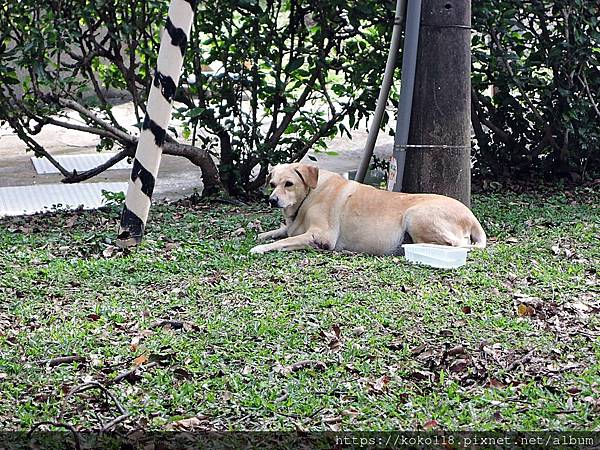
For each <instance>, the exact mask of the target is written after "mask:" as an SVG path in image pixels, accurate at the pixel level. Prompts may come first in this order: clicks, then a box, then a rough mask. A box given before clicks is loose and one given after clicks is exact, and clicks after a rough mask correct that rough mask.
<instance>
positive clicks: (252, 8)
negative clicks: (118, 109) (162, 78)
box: [0, 0, 600, 195]
mask: <svg viewBox="0 0 600 450" xmlns="http://www.w3.org/2000/svg"><path fill="white" fill-rule="evenodd" d="M204 4H205V3H204V2H200V6H199V7H198V11H197V14H196V16H195V20H194V26H193V30H192V33H191V38H190V42H189V45H188V52H187V55H186V59H185V67H184V74H183V77H182V80H183V81H184V82H185V80H189V81H190V82H189V83H188V85H187V86H185V87H184V88H180V89H179V91H178V96H177V99H176V100H177V102H178V103H177V104H176V110H175V116H176V117H177V118H179V119H183V123H184V126H183V136H177V135H176V131H175V130H174V129H171V130H170V131H171V132H170V135H169V137H168V138H167V142H166V144H165V149H164V151H165V153H167V154H175V155H181V156H184V157H187V158H188V159H190V160H191V161H193V162H194V163H196V164H197V165H199V166H200V168H201V169H202V174H203V181H204V184H205V189H206V192H211V191H213V190H215V189H218V188H220V187H222V188H224V189H225V190H226V191H227V192H228V193H230V194H234V195H238V194H243V193H247V192H251V191H252V190H254V189H255V188H257V187H258V186H260V185H261V184H262V183H263V181H264V178H265V175H266V173H267V171H268V165H269V164H275V163H279V162H290V161H297V160H299V159H300V158H302V157H303V156H304V155H305V154H306V153H307V151H308V150H309V149H310V148H316V149H317V150H319V149H320V150H324V144H323V142H324V138H326V137H331V136H334V135H336V134H343V133H347V134H349V132H350V129H352V128H356V127H358V126H359V124H364V123H365V122H364V119H366V118H367V117H368V116H369V115H370V114H371V112H372V111H373V110H374V107H375V100H376V97H377V94H378V90H379V86H380V83H381V79H382V76H383V68H384V64H385V58H386V56H387V47H388V42H389V38H390V34H391V27H392V19H393V9H394V8H393V7H394V5H393V4H392V3H386V2H382V1H380V0H368V1H360V2H359V1H346V0H327V1H314V0H313V1H303V2H296V1H291V0H264V1H258V0H216V1H214V2H211V3H210V4H208V3H206V6H202V5H204ZM167 7H168V2H167V1H162V0H161V1H156V0H151V1H140V0H133V1H123V0H95V1H93V2H70V3H68V4H66V3H65V2H63V1H62V0H42V1H41V2H40V1H36V2H34V1H32V0H22V1H19V2H17V1H10V2H8V3H5V4H4V5H3V6H1V7H0V11H1V14H0V122H1V121H5V122H8V124H9V125H10V126H11V127H12V128H13V129H14V130H15V131H16V132H17V133H18V135H19V136H20V138H21V139H22V140H23V141H24V142H25V143H26V144H27V145H28V147H29V148H30V149H32V150H33V151H34V152H36V153H37V154H39V155H48V154H47V152H46V150H45V149H44V148H42V147H41V146H40V145H39V144H38V143H37V141H36V139H35V136H36V134H37V133H39V131H40V130H41V129H42V128H43V127H44V126H46V125H48V124H54V125H59V126H64V127H67V128H75V129H79V130H85V131H87V132H90V133H94V134H96V135H98V136H100V138H101V141H100V145H99V149H100V150H101V149H105V148H111V147H113V146H118V147H120V148H121V151H120V152H119V154H118V157H117V158H115V159H114V160H113V161H111V162H110V163H113V162H116V161H117V160H118V159H122V158H125V157H127V156H132V155H133V153H134V151H135V145H136V141H137V139H136V136H135V135H134V134H132V133H130V132H128V131H127V130H126V129H125V128H124V127H123V124H121V123H119V122H118V121H117V120H116V119H115V117H114V116H113V114H112V113H111V109H112V104H111V101H110V99H109V98H107V91H111V90H117V91H120V92H125V93H127V95H128V97H129V98H130V99H131V100H132V102H133V104H134V107H135V115H136V120H137V122H138V123H139V122H141V120H142V116H143V114H144V105H145V99H146V96H147V93H148V89H149V86H150V83H151V82H152V76H153V73H154V67H155V62H156V56H157V49H158V45H159V33H160V28H161V27H162V24H163V23H164V19H165V17H166V9H167ZM599 12H600V11H599V6H598V4H597V2H596V1H593V0H575V1H567V0H559V1H554V2H542V1H541V0H534V1H532V2H520V1H517V0H492V1H489V2H473V28H474V32H473V45H472V49H473V78H472V81H473V84H472V86H473V89H472V105H473V114H472V123H473V128H474V131H475V141H474V156H475V161H476V165H475V172H476V173H479V174H485V175H488V176H496V177H497V176H505V175H507V174H510V175H520V174H523V173H534V172H535V173H542V174H549V175H563V174H565V173H568V174H571V175H572V176H573V177H581V176H582V175H584V174H585V173H586V172H590V171H593V170H597V169H598V166H599V165H598V162H599V159H600V153H599V151H598V144H599V140H600V126H599V123H600V111H599V108H598V103H599V102H600V101H599V100H600V99H599V97H598V92H600V72H599V70H598V66H599V64H598V59H599V58H600V32H599V25H598V16H599ZM208 65H212V66H213V67H217V68H218V70H217V72H216V73H212V74H209V73H206V72H203V71H202V70H201V69H202V67H203V66H208ZM190 75H193V76H190ZM194 78H195V79H194ZM398 79H399V77H398ZM490 91H492V93H491V94H490ZM395 95H396V92H394V93H393V95H392V99H391V100H390V102H391V103H392V104H394V103H395ZM69 110H71V111H75V112H77V113H78V114H79V115H80V116H81V118H82V120H83V122H84V123H83V124H81V125H77V124H74V123H73V122H72V121H67V120H66V119H65V117H66V112H67V111H69ZM387 124H388V117H387V116H386V117H385V120H384V123H383V125H382V126H383V127H387ZM181 138H185V139H187V142H188V143H187V144H183V143H180V142H178V140H181ZM48 156H49V157H51V155H48ZM110 163H109V164H110ZM57 165H58V166H59V169H60V170H61V171H62V172H63V175H64V176H65V179H64V181H65V182H77V181H80V180H83V179H86V178H89V177H90V176H93V175H95V174H97V173H100V172H101V171H102V170H104V169H106V168H107V166H108V164H106V165H103V166H101V167H99V168H97V169H94V170H91V171H88V172H84V173H79V174H73V173H69V172H67V171H66V170H64V169H63V168H61V167H60V165H59V164H57Z"/></svg>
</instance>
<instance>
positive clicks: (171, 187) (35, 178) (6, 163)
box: [0, 104, 393, 200]
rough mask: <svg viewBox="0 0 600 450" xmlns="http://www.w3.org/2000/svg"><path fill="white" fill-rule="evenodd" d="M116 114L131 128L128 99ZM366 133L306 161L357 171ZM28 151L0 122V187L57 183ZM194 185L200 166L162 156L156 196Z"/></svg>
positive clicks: (82, 147)
mask: <svg viewBox="0 0 600 450" xmlns="http://www.w3.org/2000/svg"><path fill="white" fill-rule="evenodd" d="M114 113H115V116H116V117H117V118H119V120H123V122H124V123H126V124H128V127H129V128H130V129H134V127H133V123H134V121H135V119H134V118H133V116H134V115H133V112H132V108H131V105H130V104H123V105H119V106H116V107H115V108H114ZM72 120H74V121H77V118H76V116H73V117H72ZM366 138H367V132H366V130H362V131H356V132H354V133H353V138H352V139H351V140H350V139H348V138H347V137H344V138H336V139H333V140H331V142H330V143H329V149H330V150H334V151H337V152H339V155H337V156H328V155H323V154H322V153H320V154H314V153H312V155H313V156H315V157H316V158H317V161H316V162H314V161H312V160H310V159H308V158H305V160H306V162H309V163H313V164H317V165H319V166H320V167H322V168H324V169H327V170H333V171H336V172H339V173H343V172H348V171H351V170H355V169H356V168H357V167H358V164H359V162H360V158H361V156H362V151H363V148H364V144H365V141H366ZM37 139H38V142H40V144H42V145H43V146H44V147H45V148H46V150H48V151H49V152H50V153H51V154H52V155H65V154H83V153H93V152H95V151H96V149H95V146H96V144H97V142H98V139H97V138H96V137H95V136H93V135H90V134H88V133H83V132H79V131H73V130H67V129H64V128H60V127H56V126H50V125H49V126H46V127H44V130H43V131H42V132H41V133H40V134H39V135H38V136H37ZM392 142H393V139H392V138H391V137H390V136H388V135H386V134H380V136H379V139H378V146H377V147H376V154H378V155H379V156H389V155H390V154H391V148H392ZM31 156H33V153H31V152H26V151H25V145H24V144H23V143H22V142H21V141H20V140H19V138H18V137H17V136H16V135H15V134H14V133H13V132H12V131H11V130H10V129H8V128H5V127H0V187H6V186H27V185H32V184H44V183H59V182H60V180H61V179H62V176H61V175H60V174H45V175H38V174H37V173H36V171H35V169H34V168H33V164H32V163H31V159H30V158H31ZM128 176H129V171H128V170H109V171H105V172H104V173H102V174H100V175H98V176H97V177H95V178H92V179H91V180H89V182H98V181H111V182H113V181H127V179H128ZM194 189H197V190H201V189H202V182H201V176H200V169H198V167H196V166H195V165H193V164H192V163H190V162H189V161H188V160H186V159H185V158H180V157H174V156H167V155H165V156H164V157H163V161H162V164H161V169H160V173H159V176H158V181H157V185H156V190H155V198H157V199H170V200H174V199H177V198H180V197H182V196H186V195H189V194H191V193H192V192H193V191H194Z"/></svg>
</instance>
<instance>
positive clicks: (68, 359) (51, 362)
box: [38, 355, 87, 367]
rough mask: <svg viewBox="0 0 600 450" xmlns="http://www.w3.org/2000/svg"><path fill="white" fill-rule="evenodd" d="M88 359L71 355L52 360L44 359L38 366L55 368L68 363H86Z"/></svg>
mask: <svg viewBox="0 0 600 450" xmlns="http://www.w3.org/2000/svg"><path fill="white" fill-rule="evenodd" d="M86 361H87V358H86V357H85V356H79V355H71V356H59V357H57V358H51V359H42V360H40V361H38V364H39V365H40V366H46V365H47V366H49V367H54V366H59V365H61V364H68V363H72V362H86Z"/></svg>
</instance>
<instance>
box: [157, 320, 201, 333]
mask: <svg viewBox="0 0 600 450" xmlns="http://www.w3.org/2000/svg"><path fill="white" fill-rule="evenodd" d="M162 327H171V328H172V329H174V330H181V329H182V328H189V329H192V330H195V331H198V330H200V327H199V326H198V325H196V324H195V323H193V322H189V321H187V320H172V319H161V320H158V321H156V322H154V323H153V324H152V325H150V329H155V328H162Z"/></svg>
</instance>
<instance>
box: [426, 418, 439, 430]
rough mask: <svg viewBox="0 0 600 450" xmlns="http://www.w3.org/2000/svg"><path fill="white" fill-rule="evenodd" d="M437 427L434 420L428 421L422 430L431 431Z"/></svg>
mask: <svg viewBox="0 0 600 450" xmlns="http://www.w3.org/2000/svg"><path fill="white" fill-rule="evenodd" d="M437 427H438V422H437V420H435V419H431V420H428V421H427V422H425V423H424V424H423V429H425V430H431V429H433V428H437Z"/></svg>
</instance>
